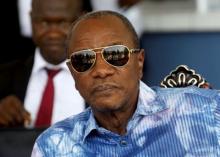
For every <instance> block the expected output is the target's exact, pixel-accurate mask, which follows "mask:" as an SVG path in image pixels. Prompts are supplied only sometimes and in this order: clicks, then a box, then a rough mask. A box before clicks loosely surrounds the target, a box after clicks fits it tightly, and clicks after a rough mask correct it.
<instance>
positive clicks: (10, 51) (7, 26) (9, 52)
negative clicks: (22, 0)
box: [0, 0, 35, 64]
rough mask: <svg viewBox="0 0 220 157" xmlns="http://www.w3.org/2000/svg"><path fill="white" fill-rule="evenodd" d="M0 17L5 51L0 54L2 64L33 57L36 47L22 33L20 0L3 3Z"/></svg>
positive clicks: (2, 48)
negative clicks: (19, 9) (19, 10)
mask: <svg viewBox="0 0 220 157" xmlns="http://www.w3.org/2000/svg"><path fill="white" fill-rule="evenodd" d="M0 17H1V21H2V24H1V25H0V33H1V39H2V40H1V41H2V44H1V50H4V51H2V52H1V54H0V64H3V63H7V62H11V61H14V60H17V59H23V58H27V57H29V56H31V55H33V54H34V50H35V45H34V43H33V41H32V39H31V37H24V36H23V35H22V34H21V32H20V22H19V16H18V0H12V1H10V0H9V1H8V0H6V1H1V9H0Z"/></svg>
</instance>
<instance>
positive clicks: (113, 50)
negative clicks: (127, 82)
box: [103, 45, 129, 66]
mask: <svg viewBox="0 0 220 157" xmlns="http://www.w3.org/2000/svg"><path fill="white" fill-rule="evenodd" d="M103 57H104V59H105V60H106V61H107V62H108V63H109V64H111V65H113V66H123V65H125V64H126V63H127V62H128V60H129V50H128V48H127V47H125V46H123V45H115V46H111V47H107V48H105V49H104V50H103Z"/></svg>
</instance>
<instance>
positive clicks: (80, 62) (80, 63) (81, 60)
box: [71, 50, 96, 72]
mask: <svg viewBox="0 0 220 157" xmlns="http://www.w3.org/2000/svg"><path fill="white" fill-rule="evenodd" d="M95 58H96V55H95V52H93V51H90V50H85V51H79V52H75V53H73V54H72V56H71V64H72V66H73V68H74V69H75V70H76V71H78V72H85V71H86V70H89V69H90V68H91V67H92V65H93V64H94V62H95Z"/></svg>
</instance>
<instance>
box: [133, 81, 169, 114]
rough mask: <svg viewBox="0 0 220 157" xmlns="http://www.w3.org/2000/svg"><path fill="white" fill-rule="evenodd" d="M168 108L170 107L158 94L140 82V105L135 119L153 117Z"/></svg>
mask: <svg viewBox="0 0 220 157" xmlns="http://www.w3.org/2000/svg"><path fill="white" fill-rule="evenodd" d="M167 108H168V106H167V105H166V103H165V102H164V101H163V100H162V99H161V98H160V97H159V96H158V94H157V93H156V92H155V91H154V90H152V89H151V88H150V87H148V86H147V85H146V84H145V83H143V82H142V81H140V87H139V98H138V104H137V109H136V111H135V113H134V115H133V117H134V116H139V115H144V116H148V115H152V114H155V113H157V112H160V111H163V110H165V109H167Z"/></svg>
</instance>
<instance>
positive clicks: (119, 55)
mask: <svg viewBox="0 0 220 157" xmlns="http://www.w3.org/2000/svg"><path fill="white" fill-rule="evenodd" d="M97 50H101V51H99V52H95V51H97ZM137 52H140V49H129V48H128V47H127V46H124V45H112V46H107V47H99V48H95V49H88V50H81V51H77V52H73V53H72V54H71V56H70V59H68V60H67V62H68V63H70V64H71V65H72V67H73V69H74V70H75V71H76V72H86V71H88V70H89V69H91V68H92V67H93V66H94V65H95V62H96V53H101V55H102V58H103V59H104V60H105V61H106V63H108V64H109V65H112V66H114V67H122V66H124V65H126V64H127V63H128V61H129V58H130V54H131V53H137Z"/></svg>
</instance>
